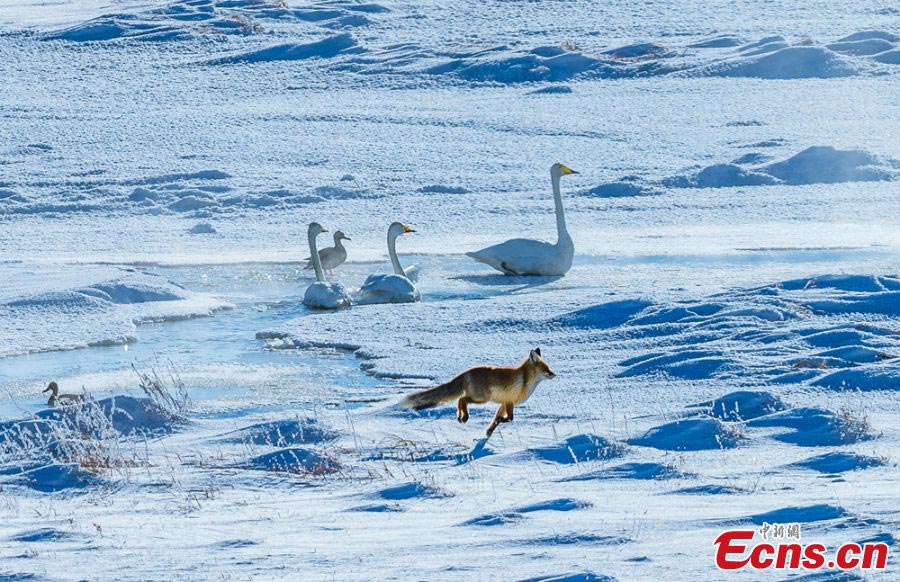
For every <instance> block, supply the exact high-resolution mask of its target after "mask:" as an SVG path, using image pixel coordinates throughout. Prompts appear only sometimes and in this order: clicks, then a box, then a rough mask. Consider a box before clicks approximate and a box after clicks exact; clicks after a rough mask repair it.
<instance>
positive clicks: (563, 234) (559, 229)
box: [550, 174, 570, 244]
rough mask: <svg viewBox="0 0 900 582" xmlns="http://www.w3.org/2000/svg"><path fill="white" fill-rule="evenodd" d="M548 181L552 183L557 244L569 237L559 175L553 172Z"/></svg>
mask: <svg viewBox="0 0 900 582" xmlns="http://www.w3.org/2000/svg"><path fill="white" fill-rule="evenodd" d="M550 183H551V184H552V185H553V202H554V203H555V204H556V234H557V236H558V237H559V240H558V241H557V244H559V243H560V242H562V241H563V240H565V239H568V238H570V237H569V231H567V230H566V214H565V210H563V203H562V194H560V192H559V176H558V175H556V174H553V175H551V176H550Z"/></svg>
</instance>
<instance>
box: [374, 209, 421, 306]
mask: <svg viewBox="0 0 900 582" xmlns="http://www.w3.org/2000/svg"><path fill="white" fill-rule="evenodd" d="M407 232H416V231H414V230H413V229H411V228H410V227H408V226H406V225H405V224H403V223H400V222H395V223H393V224H391V226H390V227H389V228H388V235H387V244H388V255H389V256H390V257H391V265H392V266H393V267H394V273H393V274H392V275H369V277H368V278H367V279H366V282H365V283H363V286H362V287H360V289H359V302H360V303H415V302H416V301H418V300H419V297H420V296H419V290H418V289H416V286H415V285H413V283H412V281H410V280H409V278H408V277H407V274H406V272H405V271H404V270H403V266H402V265H401V264H400V259H398V258H397V248H396V243H397V237H398V236H400V235H401V234H405V233H407Z"/></svg>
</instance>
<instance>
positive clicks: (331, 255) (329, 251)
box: [303, 230, 353, 272]
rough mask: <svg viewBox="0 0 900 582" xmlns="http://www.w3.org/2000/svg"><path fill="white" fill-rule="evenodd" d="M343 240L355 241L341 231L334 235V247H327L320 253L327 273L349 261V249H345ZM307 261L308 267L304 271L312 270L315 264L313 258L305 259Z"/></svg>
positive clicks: (320, 258)
mask: <svg viewBox="0 0 900 582" xmlns="http://www.w3.org/2000/svg"><path fill="white" fill-rule="evenodd" d="M342 240H353V239H351V238H350V237H349V236H347V235H345V234H344V231H342V230H339V231H337V232H335V233H334V246H333V247H326V248H324V249H322V250H321V251H319V260H320V261H321V262H322V268H323V269H325V270H326V271H329V272H331V271H334V269H337V268H338V267H340V266H341V265H343V264H344V261H346V260H347V249H345V248H344V245H343V244H342V243H341V241H342ZM303 260H304V261H306V266H305V267H303V268H304V269H312V268H313V262H312V258H310V257H306V258H305V259H303Z"/></svg>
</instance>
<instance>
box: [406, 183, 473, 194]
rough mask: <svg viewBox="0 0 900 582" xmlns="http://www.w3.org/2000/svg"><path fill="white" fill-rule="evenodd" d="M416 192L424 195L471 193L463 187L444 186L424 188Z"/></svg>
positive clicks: (436, 185) (435, 185)
mask: <svg viewBox="0 0 900 582" xmlns="http://www.w3.org/2000/svg"><path fill="white" fill-rule="evenodd" d="M416 192H422V193H423V194H468V193H469V191H468V190H466V189H465V188H463V187H461V186H444V185H443V184H432V185H430V186H422V187H421V188H419V189H418V190H416Z"/></svg>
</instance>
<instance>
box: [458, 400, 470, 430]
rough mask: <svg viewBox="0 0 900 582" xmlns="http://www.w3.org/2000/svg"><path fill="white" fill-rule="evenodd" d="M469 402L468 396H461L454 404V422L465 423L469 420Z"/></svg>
mask: <svg viewBox="0 0 900 582" xmlns="http://www.w3.org/2000/svg"><path fill="white" fill-rule="evenodd" d="M469 402H471V400H469V398H468V396H463V397H462V398H460V399H459V401H458V402H457V403H456V420H458V421H459V422H462V423H465V422H466V421H468V420H469Z"/></svg>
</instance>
